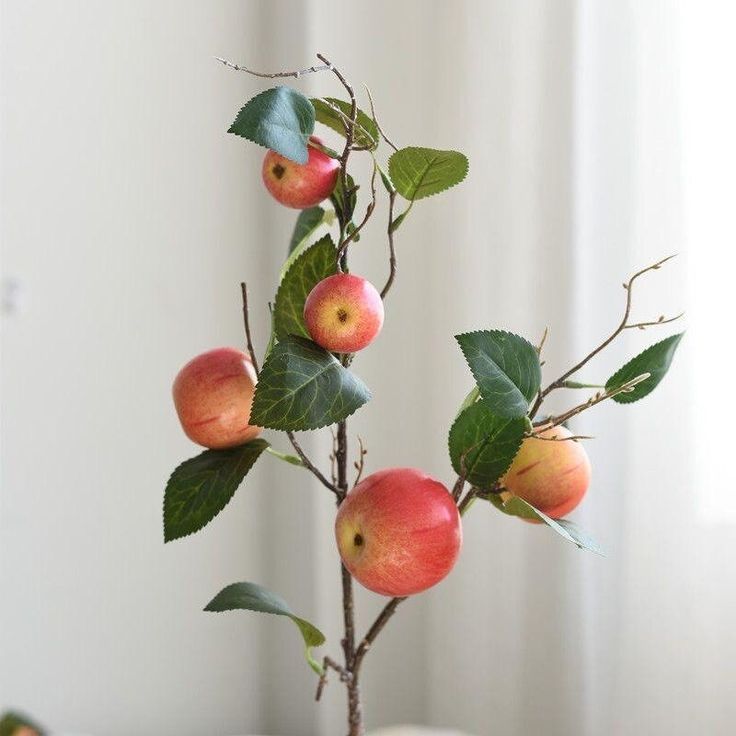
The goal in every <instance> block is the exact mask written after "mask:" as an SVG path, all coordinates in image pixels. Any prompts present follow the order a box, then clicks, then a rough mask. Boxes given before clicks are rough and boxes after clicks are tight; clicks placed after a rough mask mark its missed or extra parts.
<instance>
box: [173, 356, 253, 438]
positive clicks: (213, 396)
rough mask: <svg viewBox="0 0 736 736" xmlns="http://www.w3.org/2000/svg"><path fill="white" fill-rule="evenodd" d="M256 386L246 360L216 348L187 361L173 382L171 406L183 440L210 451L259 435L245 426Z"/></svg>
mask: <svg viewBox="0 0 736 736" xmlns="http://www.w3.org/2000/svg"><path fill="white" fill-rule="evenodd" d="M255 385H256V372H255V370H254V368H253V363H252V362H251V360H250V358H249V357H248V356H247V355H246V354H245V353H243V352H242V351H240V350H237V349H236V348H216V349H215V350H209V351H208V352H206V353H202V354H201V355H198V356H197V357H196V358H193V359H192V360H190V361H189V362H188V363H187V364H186V365H185V366H184V367H183V368H182V369H181V370H180V371H179V373H178V375H177V376H176V379H175V380H174V389H173V393H174V405H175V406H176V413H177V414H178V415H179V421H180V422H181V426H182V428H183V429H184V432H185V433H186V435H187V437H189V439H190V440H192V441H193V442H196V443H197V444H198V445H203V446H204V447H209V448H212V449H222V448H225V447H235V446H236V445H242V444H244V443H245V442H248V441H249V440H252V439H253V438H254V437H256V436H258V435H259V434H260V432H261V428H260V427H255V426H253V425H251V424H249V419H250V408H251V404H252V403H253V392H254V390H255Z"/></svg>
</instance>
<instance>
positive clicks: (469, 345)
mask: <svg viewBox="0 0 736 736" xmlns="http://www.w3.org/2000/svg"><path fill="white" fill-rule="evenodd" d="M455 339H456V340H457V341H458V343H459V344H460V348H461V350H462V351H463V354H464V355H465V360H467V362H468V365H469V366H470V370H471V371H472V373H473V376H474V377H475V381H476V383H477V384H478V388H479V389H480V393H481V396H482V397H483V400H484V401H485V402H486V404H487V405H488V407H489V408H490V409H491V411H492V412H493V413H494V414H497V415H498V416H500V417H518V416H523V415H524V414H526V413H527V411H528V410H529V402H530V401H531V400H532V399H533V398H534V397H535V396H536V394H537V392H538V391H539V384H540V383H541V381H542V370H541V368H540V366H539V356H538V355H537V350H536V348H535V347H534V345H532V344H531V343H530V342H528V341H527V340H525V339H524V338H523V337H519V336H518V335H514V334H512V333H511V332H503V331H501V330H482V331H479V332H466V333H465V334H462V335H456V336H455Z"/></svg>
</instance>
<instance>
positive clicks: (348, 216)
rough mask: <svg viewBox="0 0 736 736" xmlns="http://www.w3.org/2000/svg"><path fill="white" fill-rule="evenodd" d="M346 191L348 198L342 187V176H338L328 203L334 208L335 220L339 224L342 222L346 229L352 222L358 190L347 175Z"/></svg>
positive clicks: (351, 178)
mask: <svg viewBox="0 0 736 736" xmlns="http://www.w3.org/2000/svg"><path fill="white" fill-rule="evenodd" d="M347 190H348V191H349V192H350V196H347V194H346V192H345V189H344V187H343V185H342V176H338V177H337V184H336V185H335V188H334V189H333V191H332V194H331V195H330V201H331V202H332V206H333V207H334V208H335V213H336V214H337V218H338V220H339V221H340V222H344V223H345V225H346V227H347V224H348V223H349V222H350V221H351V220H352V218H353V212H355V206H356V205H357V204H358V188H357V187H356V186H355V181H354V180H353V177H352V176H350V174H348V189H347Z"/></svg>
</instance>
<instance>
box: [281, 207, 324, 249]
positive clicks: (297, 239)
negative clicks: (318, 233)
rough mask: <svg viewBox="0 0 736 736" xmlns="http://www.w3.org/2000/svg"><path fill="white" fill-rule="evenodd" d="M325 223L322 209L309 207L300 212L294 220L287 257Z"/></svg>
mask: <svg viewBox="0 0 736 736" xmlns="http://www.w3.org/2000/svg"><path fill="white" fill-rule="evenodd" d="M324 221H325V211H324V210H323V209H322V207H310V208H309V209H308V210H302V211H301V212H300V213H299V217H297V218H296V224H295V225H294V232H293V233H292V234H291V241H290V242H289V255H291V254H292V253H293V252H294V251H295V250H296V249H297V248H298V247H299V245H300V244H301V243H302V242H304V241H305V240H306V239H307V238H309V236H310V235H312V233H313V232H314V231H315V230H316V229H317V228H318V227H319V226H320V225H321V224H322V223H323V222H324Z"/></svg>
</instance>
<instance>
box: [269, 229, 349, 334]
mask: <svg viewBox="0 0 736 736" xmlns="http://www.w3.org/2000/svg"><path fill="white" fill-rule="evenodd" d="M336 255H337V249H336V248H335V244H334V243H333V242H332V238H331V237H330V236H329V235H325V236H324V237H323V238H320V239H319V240H318V241H317V242H316V243H315V244H314V245H312V246H310V247H309V248H308V249H307V250H305V251H304V252H303V253H302V254H301V255H300V256H299V257H298V258H296V260H295V261H294V262H293V263H292V265H291V267H290V268H289V270H288V271H287V272H286V273H285V274H284V277H283V278H282V279H281V284H280V285H279V288H278V291H277V292H276V301H275V303H274V327H275V329H276V335H277V336H278V337H279V338H284V337H286V336H287V335H301V336H302V337H309V332H307V328H306V327H305V325H304V302H305V301H306V299H307V296H308V295H309V292H310V291H312V289H313V288H314V287H315V286H316V285H317V284H318V283H319V282H320V281H322V279H326V278H327V277H328V276H332V275H333V274H335V273H337V261H336V260H335V259H336Z"/></svg>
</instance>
